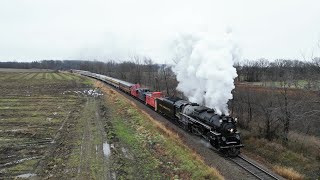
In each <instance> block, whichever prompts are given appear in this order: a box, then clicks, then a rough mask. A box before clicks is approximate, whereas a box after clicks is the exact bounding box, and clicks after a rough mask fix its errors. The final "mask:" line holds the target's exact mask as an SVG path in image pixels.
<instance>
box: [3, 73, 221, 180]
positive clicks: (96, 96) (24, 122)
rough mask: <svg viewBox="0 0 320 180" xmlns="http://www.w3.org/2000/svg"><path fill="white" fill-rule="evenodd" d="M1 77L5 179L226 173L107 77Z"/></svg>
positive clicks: (177, 176) (213, 175)
mask: <svg viewBox="0 0 320 180" xmlns="http://www.w3.org/2000/svg"><path fill="white" fill-rule="evenodd" d="M0 82H1V83H0V179H222V178H223V177H222V176H221V175H220V174H219V172H217V171H216V170H215V169H213V168H211V167H209V166H207V165H205V163H204V161H203V160H202V159H201V158H199V156H197V155H196V154H194V153H193V151H192V149H190V148H188V147H186V146H185V145H184V144H183V143H182V142H181V141H180V140H178V139H177V138H176V137H177V136H176V135H174V134H170V133H172V132H171V131H167V130H166V129H165V128H164V127H161V126H160V125H159V124H156V123H155V122H153V121H150V118H149V117H148V116H147V115H145V114H143V113H141V112H140V111H139V109H138V108H137V107H136V106H134V105H132V104H131V103H130V102H129V101H127V100H126V98H124V97H122V96H121V97H120V96H119V94H117V93H116V91H114V90H112V89H111V88H110V87H108V86H105V85H103V84H102V83H98V84H97V82H96V81H93V80H90V79H88V78H85V77H81V76H78V75H74V74H70V73H57V72H0ZM97 87H99V89H97ZM172 135H173V136H172ZM173 137H175V138H173Z"/></svg>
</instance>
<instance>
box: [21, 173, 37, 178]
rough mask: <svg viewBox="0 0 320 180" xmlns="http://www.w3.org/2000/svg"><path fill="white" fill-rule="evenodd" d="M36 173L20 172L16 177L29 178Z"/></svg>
mask: <svg viewBox="0 0 320 180" xmlns="http://www.w3.org/2000/svg"><path fill="white" fill-rule="evenodd" d="M36 175H37V174H33V173H26V174H21V175H19V176H16V178H30V177H34V176H36Z"/></svg>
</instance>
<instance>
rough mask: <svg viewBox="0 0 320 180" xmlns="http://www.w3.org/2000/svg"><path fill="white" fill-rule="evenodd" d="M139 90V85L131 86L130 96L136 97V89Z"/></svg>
mask: <svg viewBox="0 0 320 180" xmlns="http://www.w3.org/2000/svg"><path fill="white" fill-rule="evenodd" d="M138 88H140V84H134V85H133V86H131V95H132V96H134V97H138V95H139V94H138V91H137V89H138Z"/></svg>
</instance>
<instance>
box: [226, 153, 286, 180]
mask: <svg viewBox="0 0 320 180" xmlns="http://www.w3.org/2000/svg"><path fill="white" fill-rule="evenodd" d="M229 159H230V160H231V161H232V162H234V163H235V164H237V165H238V166H240V167H241V168H243V169H244V170H246V171H247V172H248V173H250V174H251V175H253V176H254V177H255V178H257V179H276V180H280V178H278V177H276V176H275V175H274V174H272V173H269V172H268V171H266V170H264V169H262V168H261V167H259V166H258V165H256V164H254V163H253V162H251V161H250V160H248V159H247V158H245V157H243V156H241V155H239V156H237V157H234V158H229Z"/></svg>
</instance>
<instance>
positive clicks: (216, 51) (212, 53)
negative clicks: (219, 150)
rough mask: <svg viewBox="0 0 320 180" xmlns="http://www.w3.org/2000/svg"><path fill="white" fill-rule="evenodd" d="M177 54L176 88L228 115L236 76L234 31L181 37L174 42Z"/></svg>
mask: <svg viewBox="0 0 320 180" xmlns="http://www.w3.org/2000/svg"><path fill="white" fill-rule="evenodd" d="M175 54H176V55H175V56H176V57H175V59H176V62H177V64H176V65H175V67H174V68H173V71H174V72H175V73H176V75H177V80H178V81H179V84H178V87H177V89H178V90H179V91H181V92H183V94H184V95H185V96H187V97H188V99H189V101H191V102H196V103H199V104H202V105H206V106H208V107H210V108H214V109H215V110H216V112H217V113H218V114H221V113H224V114H226V115H228V114H229V111H228V105H227V103H228V101H229V100H230V99H232V93H231V91H232V90H233V89H234V87H235V86H234V78H236V77H237V72H236V69H235V68H234V67H233V64H234V60H235V59H236V58H237V57H238V56H237V54H238V53H237V48H236V46H235V45H234V43H233V42H232V40H231V30H228V31H227V32H220V33H213V32H204V33H192V34H190V33H187V34H183V35H180V36H179V37H178V38H177V40H176V41H175Z"/></svg>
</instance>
